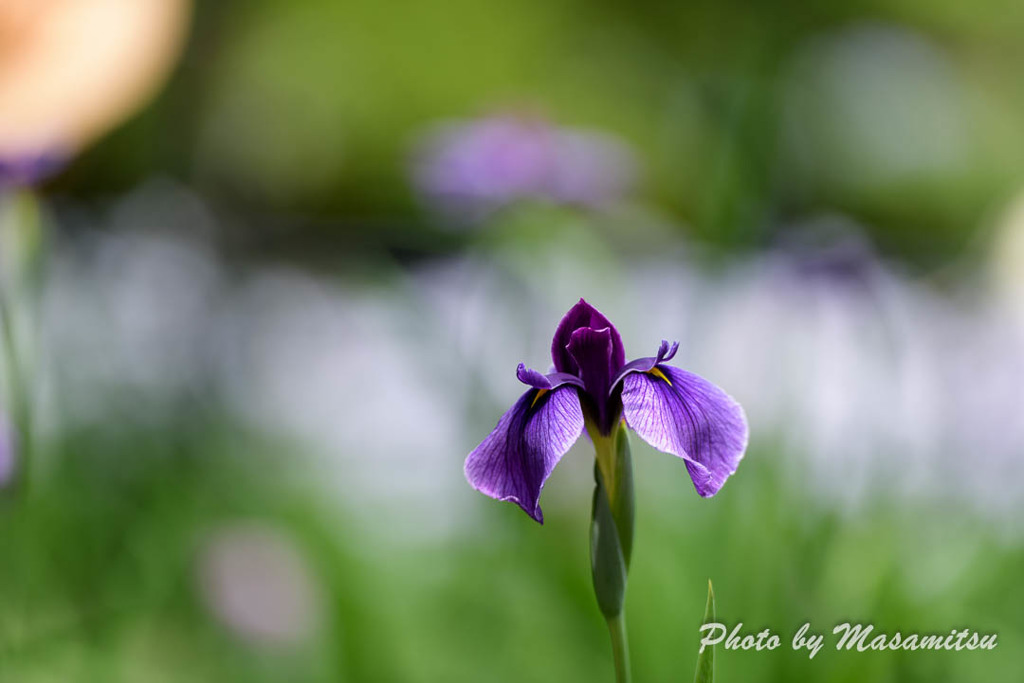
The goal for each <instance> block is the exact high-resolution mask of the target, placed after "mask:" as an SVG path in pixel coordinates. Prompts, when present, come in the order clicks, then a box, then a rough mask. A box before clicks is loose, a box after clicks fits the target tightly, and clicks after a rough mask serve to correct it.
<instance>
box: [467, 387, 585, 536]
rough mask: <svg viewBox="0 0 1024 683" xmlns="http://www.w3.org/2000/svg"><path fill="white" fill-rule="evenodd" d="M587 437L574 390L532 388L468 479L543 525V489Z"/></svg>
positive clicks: (482, 448)
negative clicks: (562, 461)
mask: <svg viewBox="0 0 1024 683" xmlns="http://www.w3.org/2000/svg"><path fill="white" fill-rule="evenodd" d="M537 374H539V373H537ZM582 432H583V411H582V410H581V409H580V401H579V397H578V396H577V393H576V389H575V388H574V387H572V386H563V387H560V388H557V389H553V390H547V389H530V390H529V391H527V392H526V393H525V394H523V395H522V396H521V397H520V398H519V400H518V401H516V404H515V405H514V406H512V408H511V409H509V411H508V412H507V413H505V414H504V415H502V416H501V419H500V420H498V424H497V426H495V428H494V430H493V431H492V432H491V433H490V434H489V435H488V436H487V438H486V439H484V440H483V442H482V443H481V444H480V445H479V446H477V447H476V448H475V449H474V450H473V452H472V453H470V454H469V457H467V458H466V467H465V472H466V479H467V480H469V483H470V485H472V486H473V488H475V489H476V490H478V491H480V492H481V493H484V494H486V495H488V496H490V497H491V498H496V499H498V500H509V501H512V502H513V503H515V504H517V505H518V506H519V507H521V508H522V509H523V510H524V511H525V512H526V514H528V515H530V517H533V518H534V519H535V520H537V521H538V522H540V523H541V524H543V523H544V514H543V513H542V512H541V509H540V504H539V500H540V492H541V489H543V488H544V482H545V481H547V478H548V476H549V475H550V474H551V471H552V470H553V469H554V468H555V465H557V464H558V461H559V460H560V459H561V458H562V456H563V455H565V452H566V451H568V450H569V448H570V447H571V446H572V445H573V444H574V443H575V442H576V440H577V439H578V438H579V437H580V434H581V433H582Z"/></svg>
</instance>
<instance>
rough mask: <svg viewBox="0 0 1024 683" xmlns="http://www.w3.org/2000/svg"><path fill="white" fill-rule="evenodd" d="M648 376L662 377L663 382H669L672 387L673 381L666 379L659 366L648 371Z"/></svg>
mask: <svg viewBox="0 0 1024 683" xmlns="http://www.w3.org/2000/svg"><path fill="white" fill-rule="evenodd" d="M647 374H648V375H654V376H655V377H660V378H661V379H663V380H665V381H666V382H668V385H669V386H672V380H670V379H669V378H668V377H666V376H665V373H664V372H662V371H661V368H659V367H658V366H657V365H655V366H654V367H653V368H651V369H650V370H648V371H647Z"/></svg>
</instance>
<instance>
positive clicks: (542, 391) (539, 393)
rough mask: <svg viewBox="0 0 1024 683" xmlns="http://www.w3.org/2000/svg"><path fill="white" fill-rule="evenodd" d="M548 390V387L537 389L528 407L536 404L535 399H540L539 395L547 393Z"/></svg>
mask: <svg viewBox="0 0 1024 683" xmlns="http://www.w3.org/2000/svg"><path fill="white" fill-rule="evenodd" d="M548 391H550V389H538V390H537V394H536V395H535V396H534V397H533V403H531V404H530V407H531V408H533V407H534V406H535V405H537V401H539V400H540V397H541V396H543V395H544V394H546V393H548Z"/></svg>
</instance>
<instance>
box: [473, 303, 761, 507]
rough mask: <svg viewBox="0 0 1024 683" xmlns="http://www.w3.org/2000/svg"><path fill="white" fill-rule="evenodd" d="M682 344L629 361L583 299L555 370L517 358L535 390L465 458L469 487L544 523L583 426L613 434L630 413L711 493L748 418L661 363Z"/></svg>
mask: <svg viewBox="0 0 1024 683" xmlns="http://www.w3.org/2000/svg"><path fill="white" fill-rule="evenodd" d="M678 348H679V344H678V343H675V344H672V345H669V343H668V342H667V341H662V342H661V347H660V348H659V349H658V353H657V356H654V357H648V358H639V359H637V360H634V361H632V362H630V363H626V357H625V352H624V350H623V346H622V339H621V338H620V337H619V333H618V331H617V330H616V329H615V326H614V325H612V324H611V322H609V321H608V319H607V318H605V317H604V316H603V315H602V314H601V313H600V312H599V311H598V310H597V309H595V308H593V307H592V306H591V305H590V304H588V303H587V302H586V301H584V300H583V299H580V301H579V303H577V304H576V305H575V306H573V307H572V309H570V310H569V312H568V313H566V315H565V317H564V318H562V321H561V322H560V323H559V325H558V328H557V329H556V330H555V337H554V340H553V341H552V344H551V356H552V358H553V360H554V371H553V372H552V373H550V374H548V375H543V374H541V373H539V372H537V371H536V370H531V369H527V368H526V366H525V365H523V364H522V363H520V364H519V369H518V371H517V376H518V377H519V381H520V382H522V383H523V384H526V385H527V386H529V387H530V389H529V390H528V391H527V392H526V393H524V394H523V395H522V396H520V397H519V400H518V401H516V404H515V405H514V406H513V407H512V408H511V409H510V410H509V411H508V412H507V413H505V414H504V415H502V417H501V419H500V420H499V421H498V424H497V426H496V427H495V428H494V430H493V431H492V432H491V433H490V435H488V436H487V438H486V439H484V440H483V442H482V443H481V444H480V445H479V446H477V447H476V449H474V450H473V452H472V453H470V454H469V457H467V458H466V467H465V471H466V478H467V479H468V480H469V483H470V484H471V485H472V486H473V488H475V489H477V490H478V491H480V492H482V493H484V494H486V495H488V496H490V497H492V498H495V499H498V500H509V501H512V502H514V503H516V504H517V505H519V507H521V508H522V509H523V510H524V511H525V512H526V514H528V515H530V516H531V517H533V518H534V519H535V520H537V521H538V522H541V523H543V521H544V517H543V514H542V513H541V509H540V505H539V503H538V501H539V499H540V492H541V489H542V488H543V487H544V482H545V481H546V480H547V478H548V476H549V475H550V474H551V471H552V470H553V469H554V468H555V465H557V464H558V461H559V460H560V459H561V457H562V456H563V455H565V453H566V451H568V450H569V448H570V447H571V446H572V444H573V443H575V441H576V440H577V439H578V438H579V436H580V435H581V434H582V433H583V429H584V426H586V428H587V430H588V431H590V432H591V433H593V432H594V430H597V432H599V433H600V434H601V435H607V434H610V433H611V431H612V428H613V427H614V426H615V425H616V424H617V423H618V422H619V420H622V419H624V420H625V421H626V424H627V425H628V426H629V427H630V428H631V429H632V430H633V431H635V432H636V433H637V434H638V435H639V436H640V438H642V439H643V440H644V441H646V442H647V443H649V444H650V445H652V446H654V447H655V448H657V449H658V450H660V451H664V452H666V453H671V454H672V455H675V456H678V457H680V458H682V459H683V461H684V462H685V463H686V469H687V471H688V472H689V474H690V478H691V479H692V480H693V483H694V486H695V487H696V488H697V493H699V494H700V495H701V496H704V497H708V496H713V495H715V493H717V492H718V490H719V489H720V488H722V485H723V484H724V483H725V480H726V479H728V478H729V476H730V475H731V474H733V473H734V472H735V471H736V467H737V465H739V462H740V460H741V459H742V458H743V454H744V452H745V451H746V448H747V431H748V430H747V419H746V416H745V415H744V412H743V408H741V407H740V405H739V404H738V403H736V401H734V400H733V399H732V398H731V397H730V396H729V395H728V394H726V393H725V392H724V391H722V390H721V389H719V388H718V387H717V386H715V385H714V384H711V383H710V382H708V381H707V380H705V379H703V378H701V377H698V376H697V375H694V374H693V373H690V372H686V371H685V370H680V369H678V368H675V367H672V366H671V365H665V361H669V360H671V359H672V357H673V356H675V354H676V350H677V349H678Z"/></svg>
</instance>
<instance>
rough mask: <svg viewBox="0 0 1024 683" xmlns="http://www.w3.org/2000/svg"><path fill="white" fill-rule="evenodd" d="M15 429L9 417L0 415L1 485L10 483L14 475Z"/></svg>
mask: <svg viewBox="0 0 1024 683" xmlns="http://www.w3.org/2000/svg"><path fill="white" fill-rule="evenodd" d="M14 458H15V442H14V430H13V429H12V428H11V423H10V422H8V420H7V417H6V416H4V415H0V486H6V485H7V484H9V483H10V481H11V477H12V476H13V475H14Z"/></svg>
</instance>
